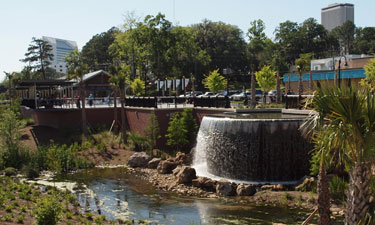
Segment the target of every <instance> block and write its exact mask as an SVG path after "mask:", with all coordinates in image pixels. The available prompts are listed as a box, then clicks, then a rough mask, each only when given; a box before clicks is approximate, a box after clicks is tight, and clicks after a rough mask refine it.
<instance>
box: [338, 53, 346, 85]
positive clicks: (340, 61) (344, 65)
mask: <svg viewBox="0 0 375 225" xmlns="http://www.w3.org/2000/svg"><path fill="white" fill-rule="evenodd" d="M342 57H344V59H345V64H344V66H348V62H347V60H346V56H345V55H342V56H340V59H339V78H338V79H339V88H341V58H342Z"/></svg>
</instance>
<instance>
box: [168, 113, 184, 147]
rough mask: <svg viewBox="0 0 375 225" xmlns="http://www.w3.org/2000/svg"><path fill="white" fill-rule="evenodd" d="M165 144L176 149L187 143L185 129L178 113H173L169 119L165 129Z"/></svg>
mask: <svg viewBox="0 0 375 225" xmlns="http://www.w3.org/2000/svg"><path fill="white" fill-rule="evenodd" d="M167 132H168V133H167V134H166V135H165V136H166V138H167V145H169V146H172V147H175V148H176V149H177V150H178V151H180V150H182V148H183V147H184V146H185V145H186V144H188V143H189V140H188V137H187V130H186V128H185V126H184V122H183V120H182V119H181V114H180V113H175V114H174V115H173V117H171V119H170V121H169V126H168V129H167Z"/></svg>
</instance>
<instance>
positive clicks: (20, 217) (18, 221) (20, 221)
mask: <svg viewBox="0 0 375 225" xmlns="http://www.w3.org/2000/svg"><path fill="white" fill-rule="evenodd" d="M24 219H25V216H24V215H20V216H19V217H18V218H17V223H23V220H24Z"/></svg>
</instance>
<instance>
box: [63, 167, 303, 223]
mask: <svg viewBox="0 0 375 225" xmlns="http://www.w3.org/2000/svg"><path fill="white" fill-rule="evenodd" d="M60 179H61V178H60ZM63 179H65V180H70V181H75V182H80V183H84V184H85V185H86V186H87V188H88V190H85V191H81V192H77V198H78V200H79V202H80V204H81V205H82V206H84V210H89V211H93V212H100V213H101V215H105V216H106V217H107V218H109V219H112V220H116V219H122V220H128V219H130V220H131V219H134V220H135V221H138V220H147V221H148V222H149V223H148V224H170V225H185V224H272V223H284V224H298V223H299V224H300V223H301V222H302V221H303V220H304V219H305V218H306V213H305V212H303V211H297V210H289V209H287V208H277V207H265V206H253V205H249V204H246V205H243V204H240V203H238V201H236V199H235V198H229V200H228V201H227V202H224V201H220V200H216V199H215V200H212V199H210V200H200V199H191V198H183V197H179V196H173V195H168V194H166V193H162V192H158V191H156V190H155V189H154V188H153V187H152V186H151V185H150V184H148V183H145V181H142V180H140V179H137V178H136V177H135V176H134V175H131V174H128V173H126V170H125V169H124V168H116V169H91V170H87V171H86V172H83V173H77V174H70V175H68V176H67V177H64V178H63ZM83 186H84V185H83Z"/></svg>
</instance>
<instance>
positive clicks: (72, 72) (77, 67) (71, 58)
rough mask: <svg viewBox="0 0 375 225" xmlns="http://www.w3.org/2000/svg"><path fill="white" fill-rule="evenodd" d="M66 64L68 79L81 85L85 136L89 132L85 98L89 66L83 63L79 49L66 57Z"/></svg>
mask: <svg viewBox="0 0 375 225" xmlns="http://www.w3.org/2000/svg"><path fill="white" fill-rule="evenodd" d="M65 61H66V64H67V66H68V79H75V80H77V81H78V83H79V90H80V99H81V100H82V109H81V116H82V131H83V133H84V134H85V135H87V134H88V131H87V121H86V96H85V92H86V91H85V84H84V79H83V78H84V75H85V74H87V73H88V72H89V68H88V66H87V64H85V63H84V62H83V59H82V54H81V52H80V51H79V50H78V49H75V50H73V51H71V52H70V53H69V54H68V55H67V56H66V57H65Z"/></svg>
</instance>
